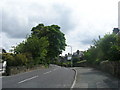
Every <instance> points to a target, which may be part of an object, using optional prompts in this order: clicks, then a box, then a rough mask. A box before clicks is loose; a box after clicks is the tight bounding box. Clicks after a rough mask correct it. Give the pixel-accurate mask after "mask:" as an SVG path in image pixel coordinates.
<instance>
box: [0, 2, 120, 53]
mask: <svg viewBox="0 0 120 90" xmlns="http://www.w3.org/2000/svg"><path fill="white" fill-rule="evenodd" d="M118 1H119V0H4V1H3V3H0V29H1V32H0V39H2V42H1V43H0V47H3V48H5V49H6V50H10V48H11V46H14V45H17V44H18V43H20V42H22V41H23V40H24V39H25V37H26V35H29V34H30V33H31V28H32V27H34V26H36V25H37V24H39V23H43V24H45V25H52V24H56V25H59V26H60V27H61V31H62V32H63V33H65V37H66V42H67V44H68V45H71V46H72V47H73V52H74V51H76V50H77V49H79V50H86V49H88V48H89V46H90V45H91V44H92V40H93V39H97V38H98V36H99V35H100V36H103V35H104V34H105V33H109V32H110V33H111V32H112V30H113V28H115V27H118ZM1 7H2V8H1ZM68 52H69V53H70V48H69V47H67V48H66V52H64V54H65V53H68Z"/></svg>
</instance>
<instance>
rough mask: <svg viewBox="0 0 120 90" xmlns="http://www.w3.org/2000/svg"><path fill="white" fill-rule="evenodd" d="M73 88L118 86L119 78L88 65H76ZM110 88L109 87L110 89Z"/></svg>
mask: <svg viewBox="0 0 120 90" xmlns="http://www.w3.org/2000/svg"><path fill="white" fill-rule="evenodd" d="M75 69H76V71H77V76H76V78H77V79H76V83H75V86H74V88H120V80H119V79H117V78H115V77H113V76H111V75H110V74H108V73H105V72H101V71H99V70H96V69H94V68H90V67H76V68H75ZM110 90H111V89H110Z"/></svg>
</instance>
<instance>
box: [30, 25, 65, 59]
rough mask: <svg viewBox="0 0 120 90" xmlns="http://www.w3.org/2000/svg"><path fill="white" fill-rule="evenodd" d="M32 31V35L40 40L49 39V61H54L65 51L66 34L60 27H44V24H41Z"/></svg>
mask: <svg viewBox="0 0 120 90" xmlns="http://www.w3.org/2000/svg"><path fill="white" fill-rule="evenodd" d="M31 31H32V35H35V36H37V37H38V38H42V37H47V38H48V41H49V46H48V52H47V58H48V59H50V60H53V59H54V58H55V57H57V56H58V55H59V54H61V53H62V50H65V46H66V43H65V37H64V34H63V33H62V32H61V31H60V27H59V26H58V25H51V26H44V25H43V24H39V25H38V26H36V27H33V29H32V30H31Z"/></svg>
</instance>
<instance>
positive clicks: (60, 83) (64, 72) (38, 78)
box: [2, 65, 75, 88]
mask: <svg viewBox="0 0 120 90" xmlns="http://www.w3.org/2000/svg"><path fill="white" fill-rule="evenodd" d="M74 75H75V71H74V70H72V69H69V68H64V67H60V66H56V65H52V66H51V67H50V68H48V69H41V70H34V71H31V72H27V73H22V74H18V75H14V76H8V77H3V78H2V88H70V87H71V86H72V83H73V80H74Z"/></svg>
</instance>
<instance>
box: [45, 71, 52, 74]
mask: <svg viewBox="0 0 120 90" xmlns="http://www.w3.org/2000/svg"><path fill="white" fill-rule="evenodd" d="M51 72H52V71H49V72H46V73H44V74H48V73H51Z"/></svg>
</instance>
